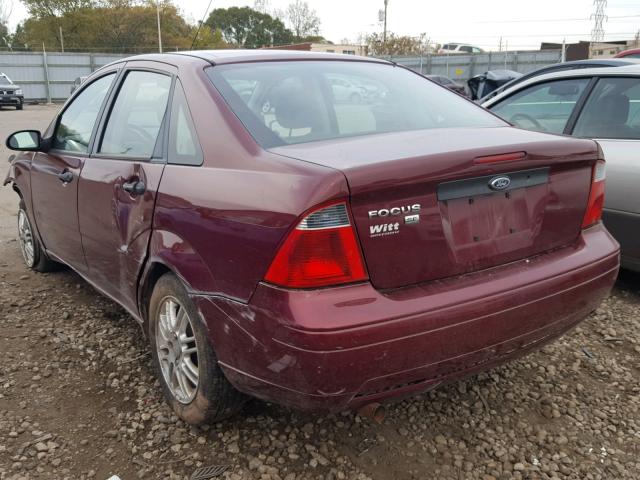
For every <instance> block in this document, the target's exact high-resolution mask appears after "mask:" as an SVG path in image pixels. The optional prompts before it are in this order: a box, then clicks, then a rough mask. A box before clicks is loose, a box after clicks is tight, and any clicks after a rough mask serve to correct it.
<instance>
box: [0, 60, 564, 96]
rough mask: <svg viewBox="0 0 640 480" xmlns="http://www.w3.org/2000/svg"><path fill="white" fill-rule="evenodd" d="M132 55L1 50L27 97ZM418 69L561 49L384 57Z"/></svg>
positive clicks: (520, 68)
mask: <svg viewBox="0 0 640 480" xmlns="http://www.w3.org/2000/svg"><path fill="white" fill-rule="evenodd" d="M126 56H129V55H118V54H110V53H58V52H53V53H47V54H45V53H42V52H21V53H17V52H0V72H3V73H5V74H7V75H8V76H9V78H11V79H12V80H13V81H14V82H15V83H17V84H19V85H21V86H22V89H23V91H24V97H25V99H27V100H39V101H54V102H55V101H62V100H65V99H66V98H67V97H68V96H69V93H70V92H71V86H72V85H73V81H74V80H75V79H76V78H77V77H81V76H85V75H89V74H90V73H91V72H93V71H94V70H96V69H97V68H100V67H101V66H103V65H106V64H107V63H110V62H113V61H114V60H117V59H119V58H123V57H126ZM383 58H387V59H389V60H392V61H394V62H396V63H399V64H401V65H405V66H407V67H409V68H412V69H414V70H416V71H418V72H422V73H424V74H431V75H446V76H447V77H450V78H452V79H454V80H457V81H459V82H466V81H467V80H468V79H469V78H471V77H473V76H474V75H477V74H479V73H483V72H486V71H487V70H498V69H505V68H506V69H509V70H515V71H517V72H521V73H526V72H529V71H531V70H535V69H536V68H539V67H542V66H544V65H549V64H552V63H558V62H560V61H561V52H560V51H559V50H557V51H556V50H548V51H541V52H489V53H482V54H477V55H450V56H443V55H435V56H432V55H425V56H415V57H383Z"/></svg>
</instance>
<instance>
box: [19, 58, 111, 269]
mask: <svg viewBox="0 0 640 480" xmlns="http://www.w3.org/2000/svg"><path fill="white" fill-rule="evenodd" d="M116 75H117V71H116V70H111V71H105V72H104V74H103V75H101V76H100V77H98V78H96V79H94V80H93V81H92V82H91V83H90V84H88V85H87V86H86V87H84V88H83V90H82V91H81V92H80V93H79V94H78V95H77V96H76V97H75V98H74V99H73V101H72V102H70V103H69V104H68V105H67V106H65V108H64V110H63V111H62V112H61V114H60V115H59V116H58V118H57V120H56V122H55V124H54V125H53V126H52V128H50V130H52V138H51V149H50V150H49V151H47V152H37V153H36V154H35V155H34V157H33V161H32V163H31V195H32V204H33V215H34V218H35V221H36V225H37V227H38V232H39V233H40V237H41V239H42V242H43V244H44V246H45V248H46V250H47V252H48V253H49V254H50V255H51V256H52V257H54V258H57V259H59V260H61V261H63V262H64V263H66V264H67V265H69V266H71V267H73V268H74V269H76V270H78V271H79V272H81V273H82V272H84V271H85V270H86V263H85V260H84V255H83V249H82V242H81V239H80V231H79V228H78V206H77V200H78V198H77V197H78V177H79V175H80V172H81V171H82V167H83V164H84V161H85V159H86V158H87V156H88V154H89V149H90V147H91V143H92V141H93V138H94V136H95V132H96V124H97V120H98V117H99V115H100V112H101V111H102V109H103V108H104V104H105V100H106V98H107V96H108V93H109V91H110V89H111V88H112V86H113V84H114V81H115V78H116Z"/></svg>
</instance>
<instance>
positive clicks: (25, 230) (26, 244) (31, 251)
mask: <svg viewBox="0 0 640 480" xmlns="http://www.w3.org/2000/svg"><path fill="white" fill-rule="evenodd" d="M18 240H19V242H18V243H19V244H20V251H21V252H22V258H24V261H25V263H26V264H27V267H29V268H31V267H33V265H34V263H35V246H34V243H33V242H34V240H33V232H32V230H31V223H30V222H29V217H27V213H26V212H25V211H24V210H22V209H21V210H20V211H19V212H18Z"/></svg>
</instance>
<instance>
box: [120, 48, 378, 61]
mask: <svg viewBox="0 0 640 480" xmlns="http://www.w3.org/2000/svg"><path fill="white" fill-rule="evenodd" d="M189 58H197V59H201V60H204V61H206V62H208V63H210V64H212V65H223V64H228V63H244V62H266V61H287V60H341V61H349V62H372V63H387V64H389V63H390V62H388V61H386V60H381V59H378V58H373V57H362V56H358V55H345V54H341V53H325V52H307V51H301V50H276V49H263V50H248V49H232V48H230V49H226V50H189V51H184V52H167V53H154V54H145V55H136V56H133V57H128V58H123V59H122V60H120V61H132V60H149V61H157V62H165V63H172V60H173V61H179V59H180V61H185V60H186V61H188V60H189Z"/></svg>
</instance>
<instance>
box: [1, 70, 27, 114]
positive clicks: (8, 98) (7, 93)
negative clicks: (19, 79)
mask: <svg viewBox="0 0 640 480" xmlns="http://www.w3.org/2000/svg"><path fill="white" fill-rule="evenodd" d="M23 104H24V96H23V95H22V89H21V88H20V86H18V85H16V84H15V83H13V82H12V81H11V79H10V78H9V77H7V76H6V75H5V74H4V73H2V72H0V106H4V105H10V106H13V107H16V110H22V105H23Z"/></svg>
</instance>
